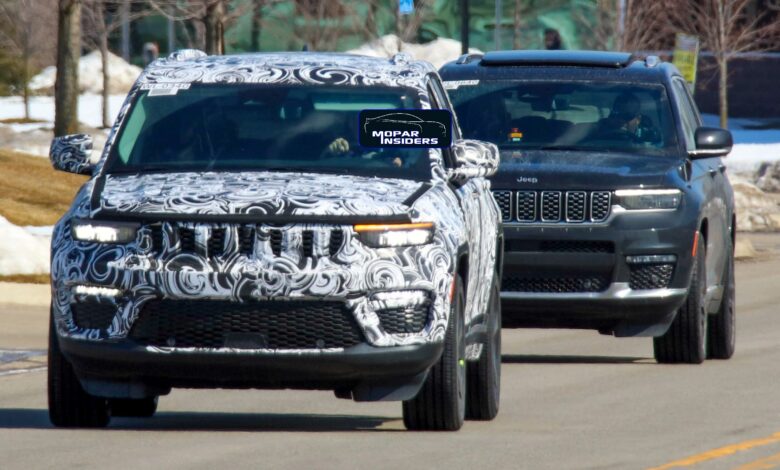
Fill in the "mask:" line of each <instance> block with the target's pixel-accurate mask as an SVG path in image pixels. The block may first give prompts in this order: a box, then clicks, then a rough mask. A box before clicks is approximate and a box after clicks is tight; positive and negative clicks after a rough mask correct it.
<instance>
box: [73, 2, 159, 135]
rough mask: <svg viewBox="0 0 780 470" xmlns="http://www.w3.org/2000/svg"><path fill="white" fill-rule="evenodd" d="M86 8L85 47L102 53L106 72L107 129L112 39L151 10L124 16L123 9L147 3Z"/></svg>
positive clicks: (89, 4) (106, 122)
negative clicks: (116, 33)
mask: <svg viewBox="0 0 780 470" xmlns="http://www.w3.org/2000/svg"><path fill="white" fill-rule="evenodd" d="M82 1H83V2H84V8H83V10H82V14H83V19H84V25H85V26H86V28H85V31H84V37H83V40H84V43H85V44H86V45H87V46H88V47H91V48H93V49H97V50H99V51H100V63H101V68H102V79H103V85H102V88H103V91H102V108H103V109H102V123H103V127H104V128H107V127H110V126H111V122H110V119H109V109H108V96H109V93H110V88H111V83H110V78H111V75H110V64H109V50H108V38H109V36H110V35H111V34H112V33H113V32H114V31H116V30H117V29H118V28H120V27H121V26H122V23H123V21H134V20H136V19H138V18H141V17H143V16H146V15H148V14H149V13H150V10H148V9H145V8H141V9H138V8H136V9H134V10H133V9H131V13H126V14H125V15H124V16H123V15H122V14H121V9H122V8H124V7H128V9H129V6H130V4H131V3H137V4H141V5H142V4H144V3H145V1H144V0H82Z"/></svg>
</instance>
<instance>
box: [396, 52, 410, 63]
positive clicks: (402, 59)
mask: <svg viewBox="0 0 780 470" xmlns="http://www.w3.org/2000/svg"><path fill="white" fill-rule="evenodd" d="M412 60H413V59H412V56H411V55H409V54H407V53H406V52H397V53H396V54H395V55H393V57H392V58H391V59H390V62H391V63H393V64H394V65H405V64H408V63H409V62H411V61H412Z"/></svg>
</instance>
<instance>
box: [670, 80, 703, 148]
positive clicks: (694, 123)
mask: <svg viewBox="0 0 780 470" xmlns="http://www.w3.org/2000/svg"><path fill="white" fill-rule="evenodd" d="M673 83H674V101H675V103H676V104H677V109H679V110H680V119H681V120H682V127H683V133H684V134H685V147H686V148H687V149H688V150H693V149H695V148H696V143H695V141H694V134H695V133H696V129H697V128H698V127H699V120H698V116H697V115H696V114H695V110H694V109H692V108H691V102H690V100H689V99H688V89H687V88H688V86H687V85H686V84H685V82H683V81H682V80H674V82H673Z"/></svg>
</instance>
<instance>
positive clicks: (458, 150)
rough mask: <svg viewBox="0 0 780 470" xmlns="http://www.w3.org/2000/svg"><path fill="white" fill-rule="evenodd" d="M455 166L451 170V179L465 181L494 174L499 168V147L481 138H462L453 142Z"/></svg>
mask: <svg viewBox="0 0 780 470" xmlns="http://www.w3.org/2000/svg"><path fill="white" fill-rule="evenodd" d="M451 148H452V155H453V157H454V158H455V168H452V169H450V170H449V172H448V174H449V177H450V179H451V180H456V181H464V180H467V179H469V178H476V177H480V176H492V175H493V174H494V173H495V172H496V170H497V169H498V164H499V154H498V147H496V145H495V144H491V143H489V142H483V141H481V140H471V139H460V140H456V141H455V142H453V144H452V147H451Z"/></svg>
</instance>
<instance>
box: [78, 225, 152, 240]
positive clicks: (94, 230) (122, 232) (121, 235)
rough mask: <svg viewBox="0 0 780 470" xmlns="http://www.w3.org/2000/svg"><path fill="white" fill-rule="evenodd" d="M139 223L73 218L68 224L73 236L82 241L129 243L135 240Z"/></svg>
mask: <svg viewBox="0 0 780 470" xmlns="http://www.w3.org/2000/svg"><path fill="white" fill-rule="evenodd" d="M139 227H140V225H139V224H134V223H127V222H104V221H96V220H74V221H73V222H72V223H71V225H70V232H71V235H73V238H74V239H76V240H79V241H82V242H97V243H129V242H132V241H133V240H135V235H136V233H137V232H138V228H139Z"/></svg>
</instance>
